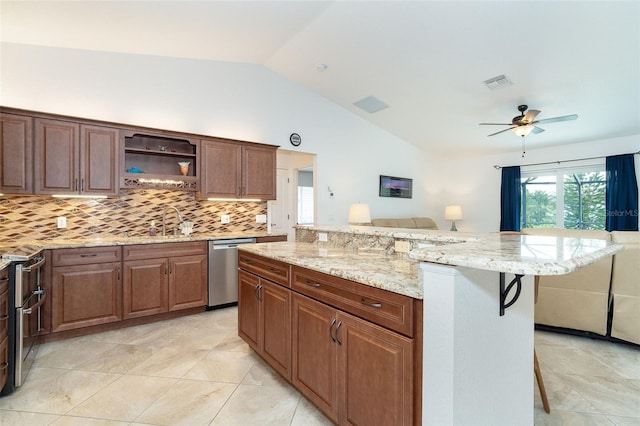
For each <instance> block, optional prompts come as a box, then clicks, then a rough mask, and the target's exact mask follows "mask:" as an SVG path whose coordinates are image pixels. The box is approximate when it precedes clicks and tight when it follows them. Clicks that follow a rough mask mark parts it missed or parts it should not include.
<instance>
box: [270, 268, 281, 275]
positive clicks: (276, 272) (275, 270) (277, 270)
mask: <svg viewBox="0 0 640 426" xmlns="http://www.w3.org/2000/svg"><path fill="white" fill-rule="evenodd" d="M269 270H270V271H271V272H273V273H274V274H280V273H282V271H281V270H280V269H277V268H269Z"/></svg>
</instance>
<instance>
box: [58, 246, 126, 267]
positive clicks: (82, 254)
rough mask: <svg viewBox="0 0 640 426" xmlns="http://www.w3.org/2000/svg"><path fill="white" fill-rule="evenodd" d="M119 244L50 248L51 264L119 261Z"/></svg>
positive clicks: (65, 264)
mask: <svg viewBox="0 0 640 426" xmlns="http://www.w3.org/2000/svg"><path fill="white" fill-rule="evenodd" d="M121 259H122V250H121V248H120V246H108V247H83V248H72V249H56V250H51V265H52V266H73V265H88V264H92V263H106V262H119V261H120V260H121Z"/></svg>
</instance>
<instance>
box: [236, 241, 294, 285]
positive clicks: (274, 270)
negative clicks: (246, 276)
mask: <svg viewBox="0 0 640 426" xmlns="http://www.w3.org/2000/svg"><path fill="white" fill-rule="evenodd" d="M238 267H239V268H241V269H244V270H245V271H249V272H253V273H254V274H256V275H259V276H261V277H263V278H266V279H268V280H271V281H273V282H275V283H278V284H281V285H283V286H285V287H289V273H290V272H289V265H288V264H286V263H284V262H280V261H277V260H274V259H267V258H265V257H262V256H258V255H256V254H252V253H246V252H243V251H242V250H240V251H239V254H238Z"/></svg>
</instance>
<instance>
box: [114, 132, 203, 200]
mask: <svg viewBox="0 0 640 426" xmlns="http://www.w3.org/2000/svg"><path fill="white" fill-rule="evenodd" d="M123 140H124V151H123V154H124V161H123V164H124V167H123V170H122V179H121V183H120V186H121V187H122V188H162V189H181V190H187V191H196V190H197V189H198V184H199V179H198V173H197V171H198V170H197V166H198V164H197V161H196V159H197V152H198V145H199V140H193V139H189V138H181V137H168V136H165V135H153V134H147V133H139V132H135V131H126V132H123Z"/></svg>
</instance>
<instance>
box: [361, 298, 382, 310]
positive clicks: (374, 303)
mask: <svg viewBox="0 0 640 426" xmlns="http://www.w3.org/2000/svg"><path fill="white" fill-rule="evenodd" d="M360 303H362V304H363V305H366V306H371V307H372V308H382V303H378V302H371V303H370V302H367V301H366V300H365V298H364V297H363V298H361V299H360Z"/></svg>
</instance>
